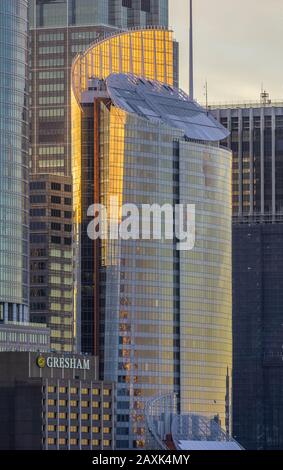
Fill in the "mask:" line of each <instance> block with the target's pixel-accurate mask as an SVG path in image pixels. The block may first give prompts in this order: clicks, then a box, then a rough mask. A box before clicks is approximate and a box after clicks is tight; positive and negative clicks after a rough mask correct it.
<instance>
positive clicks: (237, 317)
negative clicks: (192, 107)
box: [213, 94, 283, 450]
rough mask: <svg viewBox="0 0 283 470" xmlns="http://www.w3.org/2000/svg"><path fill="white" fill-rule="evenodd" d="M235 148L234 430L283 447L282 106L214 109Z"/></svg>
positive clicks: (249, 441) (266, 103) (245, 439)
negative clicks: (228, 132)
mask: <svg viewBox="0 0 283 470" xmlns="http://www.w3.org/2000/svg"><path fill="white" fill-rule="evenodd" d="M213 112H214V113H215V116H216V117H217V119H218V120H220V122H222V124H223V125H224V126H226V127H228V129H229V130H230V131H231V135H230V137H229V138H228V140H227V141H226V142H224V145H226V146H228V147H229V148H232V150H233V215H234V217H233V344H234V346H233V347H234V351H233V356H234V367H233V371H234V373H233V375H234V377H233V435H234V437H235V438H236V439H237V440H238V441H239V442H240V443H241V444H242V445H243V446H244V447H245V448H247V449H272V450H275V449H281V448H282V439H283V426H282V398H281V396H282V384H283V376H282V343H283V332H282V321H281V312H282V307H283V299H282V295H281V292H282V287H283V285H282V282H283V265H282V249H283V248H282V247H283V245H282V230H283V224H282V220H283V211H282V196H283V193H282V178H283V166H282V162H283V160H282V158H283V153H282V152H283V103H279V102H271V101H270V100H269V99H268V97H267V95H266V94H264V95H262V100H261V102H258V103H246V104H242V105H240V104H239V105H231V106H230V105H226V106H219V107H215V109H213Z"/></svg>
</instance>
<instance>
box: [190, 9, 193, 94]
mask: <svg viewBox="0 0 283 470" xmlns="http://www.w3.org/2000/svg"><path fill="white" fill-rule="evenodd" d="M189 57H190V59H189V62H190V75H189V76H190V98H191V99H192V100H193V99H194V43H193V0H190V52H189Z"/></svg>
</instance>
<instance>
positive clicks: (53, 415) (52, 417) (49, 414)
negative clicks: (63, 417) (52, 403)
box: [48, 411, 55, 419]
mask: <svg viewBox="0 0 283 470" xmlns="http://www.w3.org/2000/svg"><path fill="white" fill-rule="evenodd" d="M48 418H49V419H54V418H55V413H54V412H53V411H49V412H48Z"/></svg>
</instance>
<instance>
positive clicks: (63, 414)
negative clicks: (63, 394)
mask: <svg viewBox="0 0 283 470" xmlns="http://www.w3.org/2000/svg"><path fill="white" fill-rule="evenodd" d="M66 417H67V415H66V413H59V418H60V419H66Z"/></svg>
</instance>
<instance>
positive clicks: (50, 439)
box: [47, 437, 55, 446]
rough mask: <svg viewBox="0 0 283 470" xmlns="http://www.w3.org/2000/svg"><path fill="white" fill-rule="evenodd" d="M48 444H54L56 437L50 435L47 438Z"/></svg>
mask: <svg viewBox="0 0 283 470" xmlns="http://www.w3.org/2000/svg"><path fill="white" fill-rule="evenodd" d="M47 442H48V444H49V445H50V446H52V445H54V444H55V439H54V438H53V437H48V440H47Z"/></svg>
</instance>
